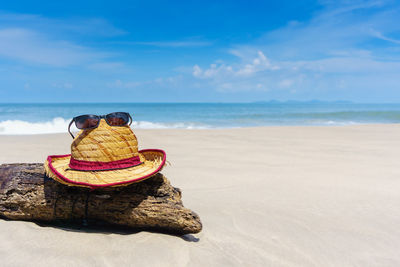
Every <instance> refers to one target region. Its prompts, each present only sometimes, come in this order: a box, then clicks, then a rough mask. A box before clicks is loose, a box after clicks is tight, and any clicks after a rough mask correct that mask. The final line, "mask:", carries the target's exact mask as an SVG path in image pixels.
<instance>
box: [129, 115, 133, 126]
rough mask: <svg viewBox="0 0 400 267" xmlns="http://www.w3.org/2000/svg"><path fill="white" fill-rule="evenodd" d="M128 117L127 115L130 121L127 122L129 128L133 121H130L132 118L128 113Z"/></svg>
mask: <svg viewBox="0 0 400 267" xmlns="http://www.w3.org/2000/svg"><path fill="white" fill-rule="evenodd" d="M128 115H129V120H130V121H129V126H131V124H132V122H133V119H132V117H131V114H129V113H128Z"/></svg>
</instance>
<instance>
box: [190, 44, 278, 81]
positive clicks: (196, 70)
mask: <svg viewBox="0 0 400 267" xmlns="http://www.w3.org/2000/svg"><path fill="white" fill-rule="evenodd" d="M278 69H279V67H278V66H277V65H273V64H271V63H270V61H269V60H268V59H267V57H266V56H265V55H264V53H263V52H261V51H257V56H256V57H252V58H251V59H243V58H242V62H241V63H239V64H236V65H225V64H223V63H219V64H216V63H213V64H211V65H210V67H209V68H208V69H205V70H203V69H202V68H200V67H199V66H198V65H194V66H193V72H192V74H193V76H194V77H196V78H203V79H213V78H216V79H219V78H223V77H246V76H252V75H254V74H256V73H258V72H262V71H266V70H268V71H274V70H278Z"/></svg>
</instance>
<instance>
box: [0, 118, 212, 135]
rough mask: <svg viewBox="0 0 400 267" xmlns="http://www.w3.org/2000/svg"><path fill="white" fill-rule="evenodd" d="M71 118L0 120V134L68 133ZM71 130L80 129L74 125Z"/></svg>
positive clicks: (152, 125) (143, 125) (146, 124)
mask: <svg viewBox="0 0 400 267" xmlns="http://www.w3.org/2000/svg"><path fill="white" fill-rule="evenodd" d="M70 121H71V119H64V118H60V117H58V118H54V119H52V120H50V121H44V122H28V121H22V120H5V121H0V135H24V134H51V133H66V132H67V131H68V124H69V122H70ZM131 126H132V128H137V129H168V128H173V129H204V128H208V127H207V126H204V125H197V124H195V123H186V122H185V123H183V122H182V123H157V122H150V121H134V122H133V123H132V125H131ZM71 131H74V132H75V131H78V129H77V128H75V126H74V125H72V127H71Z"/></svg>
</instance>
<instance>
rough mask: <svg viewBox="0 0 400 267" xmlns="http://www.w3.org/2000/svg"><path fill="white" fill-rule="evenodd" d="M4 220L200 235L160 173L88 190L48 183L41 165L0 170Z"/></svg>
mask: <svg viewBox="0 0 400 267" xmlns="http://www.w3.org/2000/svg"><path fill="white" fill-rule="evenodd" d="M0 216H1V217H3V218H6V219H11V220H27V221H37V222H47V223H51V222H58V223H59V222H66V223H82V222H85V221H87V222H89V224H95V225H97V224H102V225H104V224H105V225H119V226H124V227H130V228H135V229H147V230H153V231H161V232H169V233H173V234H189V233H198V232H200V231H201V229H202V224H201V222H200V218H199V216H198V215H197V214H196V213H195V212H193V211H191V210H189V209H187V208H185V207H184V206H183V204H182V201H181V191H180V190H179V189H178V188H175V187H172V186H171V184H170V183H169V181H168V180H167V178H166V177H165V176H164V175H163V174H161V173H158V174H156V175H155V176H153V177H151V178H149V179H147V180H145V181H142V182H139V183H136V184H131V185H128V186H123V187H113V188H102V189H95V190H90V189H87V188H81V187H70V186H66V185H63V184H60V183H58V182H56V181H54V180H53V179H51V178H48V177H46V175H45V174H44V168H43V164H40V163H29V164H28V163H18V164H3V165H0Z"/></svg>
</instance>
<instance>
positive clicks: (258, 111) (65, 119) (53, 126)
mask: <svg viewBox="0 0 400 267" xmlns="http://www.w3.org/2000/svg"><path fill="white" fill-rule="evenodd" d="M115 111H124V112H129V113H130V114H131V115H132V118H133V120H134V122H133V124H132V127H133V128H143V129H165V128H181V129H213V128H240V127H259V126H271V125H275V126H276V125H317V126H326V125H352V124H372V123H400V104H373V103H371V104H361V103H352V102H320V101H310V102H294V101H289V102H278V101H271V102H255V103H63V104H54V103H53V104H50V103H36V104H26V103H24V104H0V135H22V134H44V133H63V132H67V127H68V124H69V122H70V120H71V119H72V118H73V117H74V116H78V115H82V114H98V115H102V114H108V113H111V112H115Z"/></svg>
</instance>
